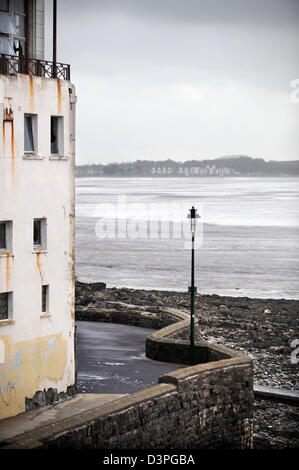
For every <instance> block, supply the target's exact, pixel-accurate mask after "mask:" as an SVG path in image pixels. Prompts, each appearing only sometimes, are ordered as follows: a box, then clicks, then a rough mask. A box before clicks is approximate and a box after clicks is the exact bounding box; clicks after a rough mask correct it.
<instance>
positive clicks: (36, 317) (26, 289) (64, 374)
mask: <svg viewBox="0 0 299 470" xmlns="http://www.w3.org/2000/svg"><path fill="white" fill-rule="evenodd" d="M44 7H45V5H44V1H43V0H0V119H1V121H2V122H0V135H1V137H0V187H1V196H0V419H3V418H7V417H10V416H13V415H16V414H18V413H21V412H23V411H25V410H26V409H31V408H32V407H34V406H36V405H37V404H39V405H40V404H46V403H49V402H51V401H53V399H56V398H58V397H64V396H66V395H67V394H72V393H73V389H74V387H73V386H74V382H75V353H74V330H75V318H74V160H75V105H76V92H75V88H74V86H73V85H72V84H71V82H70V67H69V65H66V64H62V63H58V62H57V61H56V35H55V33H54V34H53V58H51V59H52V60H51V61H48V60H45V58H44V49H45V47H44V43H45V37H44V36H45V34H44V32H45V20H44V16H45V14H44ZM53 18H54V19H55V18H56V16H54V15H53ZM55 30H56V21H53V31H55Z"/></svg>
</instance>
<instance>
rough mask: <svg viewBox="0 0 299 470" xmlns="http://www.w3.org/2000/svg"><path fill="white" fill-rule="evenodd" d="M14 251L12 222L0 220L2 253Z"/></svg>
mask: <svg viewBox="0 0 299 470" xmlns="http://www.w3.org/2000/svg"><path fill="white" fill-rule="evenodd" d="M1 251H5V252H11V251H12V222H11V221H10V222H2V221H0V253H1Z"/></svg>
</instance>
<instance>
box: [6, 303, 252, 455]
mask: <svg viewBox="0 0 299 470" xmlns="http://www.w3.org/2000/svg"><path fill="white" fill-rule="evenodd" d="M171 316H172V317H173V316H176V319H177V323H176V324H174V325H169V326H167V327H166V328H163V329H162V330H159V331H156V332H154V333H152V334H151V335H150V336H149V337H148V338H147V343H146V350H147V355H148V356H149V357H153V356H155V358H157V359H160V360H167V359H168V360H169V361H170V360H171V361H172V360H173V359H175V360H176V361H178V362H184V361H187V358H188V351H189V346H188V343H187V341H186V340H182V339H178V338H180V337H184V335H186V328H188V326H187V325H188V322H189V319H188V318H186V315H185V314H181V313H176V314H175V312H173V311H171ZM179 320H180V321H179ZM173 337H174V338H173ZM196 351H197V353H196V354H197V360H198V362H199V363H198V364H196V365H194V366H189V367H185V368H183V369H178V370H176V371H174V372H171V373H169V374H165V375H163V376H161V377H159V383H158V384H157V385H155V386H153V387H150V388H147V389H145V390H142V391H139V392H136V393H134V394H131V395H128V396H125V397H123V398H120V399H118V400H116V401H114V402H110V403H106V404H103V405H100V406H98V407H97V408H93V409H91V410H88V411H85V412H82V413H80V414H78V415H76V416H73V417H72V418H66V419H64V420H63V421H60V422H57V423H56V424H55V425H53V424H51V425H49V426H45V427H43V428H42V429H39V430H37V431H33V432H31V433H26V435H23V436H18V438H17V441H16V440H15V441H13V442H11V443H9V442H8V443H7V448H51V449H57V448H63V449H65V448H72V449H191V448H193V449H195V448H208V449H215V448H237V449H247V448H251V447H252V436H253V429H252V428H253V404H254V395H253V365H252V361H251V359H250V358H249V357H247V356H246V355H244V354H241V353H240V352H237V351H234V350H231V349H228V348H226V347H225V346H221V345H210V344H209V343H207V342H200V343H198V344H196ZM161 358H162V359H161Z"/></svg>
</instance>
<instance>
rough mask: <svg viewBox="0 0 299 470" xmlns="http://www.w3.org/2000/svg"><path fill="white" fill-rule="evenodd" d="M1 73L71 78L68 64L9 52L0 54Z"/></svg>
mask: <svg viewBox="0 0 299 470" xmlns="http://www.w3.org/2000/svg"><path fill="white" fill-rule="evenodd" d="M0 73H1V74H3V75H7V74H15V73H24V74H26V75H35V76H37V77H45V78H61V79H62V80H70V78H71V71H70V66H69V65H68V64H60V63H58V62H57V63H56V64H54V62H50V61H49V60H39V59H27V58H26V57H19V56H14V55H9V54H0Z"/></svg>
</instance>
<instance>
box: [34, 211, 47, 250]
mask: <svg viewBox="0 0 299 470" xmlns="http://www.w3.org/2000/svg"><path fill="white" fill-rule="evenodd" d="M33 248H34V249H35V250H45V249H46V248H47V219H45V218H44V219H34V221H33Z"/></svg>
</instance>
